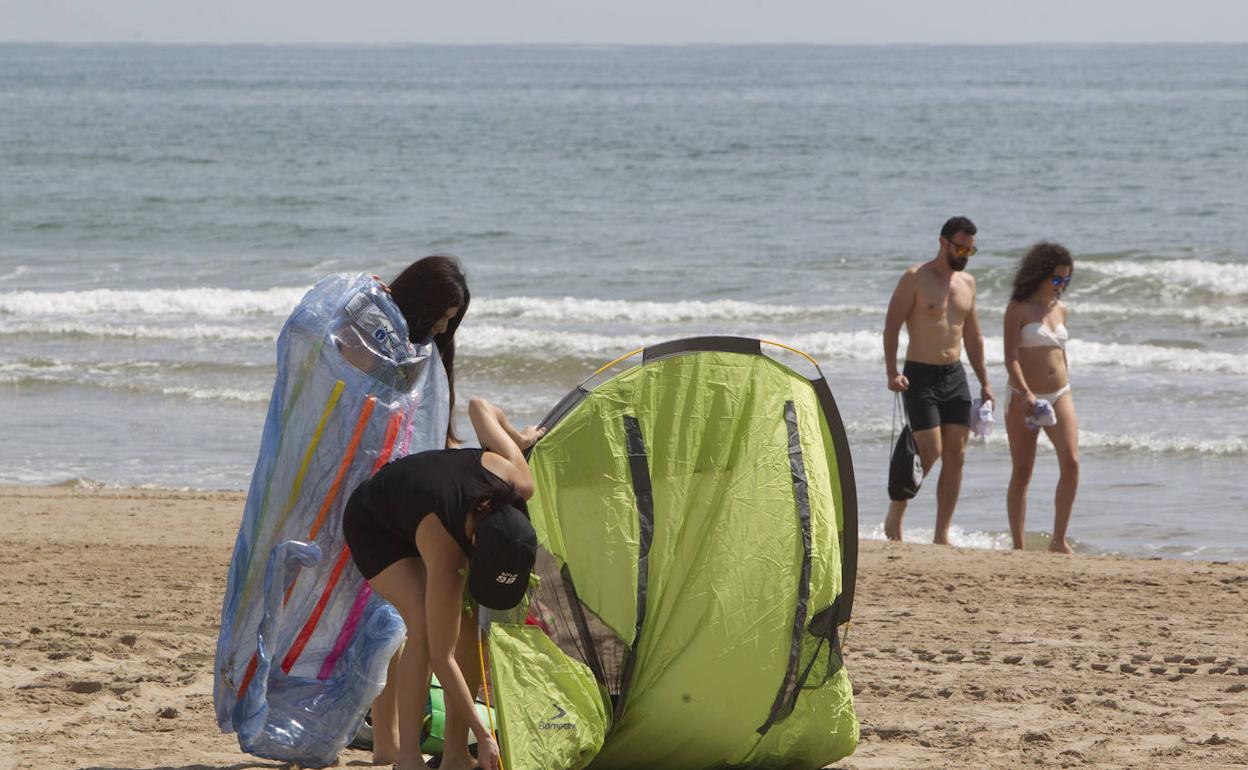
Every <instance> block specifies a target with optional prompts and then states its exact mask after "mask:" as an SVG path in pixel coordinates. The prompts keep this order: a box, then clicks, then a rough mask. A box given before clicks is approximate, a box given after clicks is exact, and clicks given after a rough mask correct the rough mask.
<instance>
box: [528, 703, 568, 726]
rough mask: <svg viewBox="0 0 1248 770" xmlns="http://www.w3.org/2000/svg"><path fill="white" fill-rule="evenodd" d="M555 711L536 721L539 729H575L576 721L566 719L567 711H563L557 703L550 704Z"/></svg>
mask: <svg viewBox="0 0 1248 770" xmlns="http://www.w3.org/2000/svg"><path fill="white" fill-rule="evenodd" d="M550 705H551V706H553V707H554V709H555V711H554V713H553V714H551V715H550V716H548V717H546V718H545V719H543V720H542V721H541V722H539V723H538V725H537V729H539V730H575V729H576V723H575V722H571V721H569V720H567V716H568V712H567V711H564V710H563V708H561V707H560V706H559V704H558V703H552V704H550Z"/></svg>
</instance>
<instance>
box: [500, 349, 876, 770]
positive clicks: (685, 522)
mask: <svg viewBox="0 0 1248 770" xmlns="http://www.w3.org/2000/svg"><path fill="white" fill-rule="evenodd" d="M763 344H764V343H762V342H760V341H759V340H753V339H743V338H736V337H703V338H695V339H688V340H679V341H675V342H671V343H666V344H662V345H657V346H654V347H650V348H647V349H645V350H642V351H635V352H634V354H631V355H632V357H633V358H634V359H635V358H636V357H637V354H640V361H637V362H635V363H634V365H632V366H629V367H628V368H625V369H623V370H622V371H620V366H621V362H623V361H626V360H627V359H628V358H629V357H627V356H626V357H625V358H624V359H619V360H617V361H616V362H612V364H608V366H607V367H604V368H603V369H602V370H599V373H598V375H596V376H593V377H591V378H590V379H589V380H587V381H586V382H585V383H582V385H581V386H580V387H578V388H577V389H575V390H574V391H573V392H572V393H570V394H568V396H567V397H565V398H564V399H563V400H562V401H561V402H560V403H559V405H558V406H556V408H555V409H554V410H553V411H552V412H551V414H550V415H549V416H548V417H547V418H546V420H545V423H544V424H545V427H546V428H547V433H546V434H545V436H544V437H543V438H542V439H541V440H540V441H539V442H538V443H537V444H536V445H535V446H534V448H533V449H532V452H531V455H530V458H529V460H530V464H531V466H532V468H533V474H534V479H535V481H536V486H537V493H536V495H535V496H534V497H533V499H532V500H531V501H530V503H529V511H530V515H531V518H532V520H533V525H534V528H535V529H536V530H537V533H538V540H539V543H540V546H541V547H540V548H539V554H538V564H537V568H536V569H535V574H536V576H537V579H536V585H535V586H533V587H532V588H531V590H530V592H529V596H528V600H527V602H526V603H525V604H523V605H521V607H519V608H517V610H515V611H513V612H510V613H492V614H491V616H490V617H489V619H488V622H489V631H488V638H489V640H490V645H489V651H490V671H491V679H492V681H493V685H494V693H493V694H494V699H495V705H496V707H497V709H498V715H499V728H500V737H501V749H502V753H503V759H504V762H505V763H506V767H507V768H508V770H579V769H580V768H584V767H591V768H595V769H597V768H643V767H644V768H664V769H665V770H702V769H709V768H722V767H751V768H814V767H822V766H823V765H825V764H827V763H829V762H834V761H836V760H838V759H840V758H842V757H844V756H846V755H848V754H850V753H851V752H853V750H854V748H855V746H856V744H857V740H858V720H857V717H856V715H855V713H854V708H853V696H852V690H851V686H850V682H849V679H848V676H847V674H846V671H845V668H844V665H843V662H842V659H841V644H840V639H841V634H840V629H841V628H842V626H843V625H844V624H845V623H847V622H848V620H849V616H850V609H851V605H852V602H853V588H854V575H855V568H856V560H857V499H856V492H855V488H854V480H853V469H852V466H851V462H850V455H849V446H848V443H847V441H846V438H845V431H844V427H843V425H842V422H841V418H840V415H839V414H838V412H837V409H836V404H835V402H834V400H833V398H832V393H831V391H830V390H829V388H828V385H827V383H826V381H825V380H824V379H823V377H822V375H821V374H819V373H818V368H817V366H815V367H813V368H814V371H815V373H816V374H815V375H814V377H813V378H808V377H806V376H803V375H801V374H798V373H797V372H796V371H795V370H794V369H793V368H790V367H789V366H786V365H785V364H783V363H781V362H780V361H779V360H777V359H775V358H772V357H770V356H768V355H765V354H764V352H763ZM779 347H783V346H779ZM768 350H772V348H771V347H770V345H769V347H768ZM790 350H791V349H790ZM793 352H794V353H798V351H793ZM801 355H803V356H804V354H801ZM806 358H807V360H808V361H809V363H810V364H814V361H813V359H809V357H806ZM609 368H610V369H614V370H615V373H614V374H612V375H610V376H609V377H606V378H604V377H602V376H601V373H602V372H604V371H605V370H607V369H609ZM591 383H593V384H591Z"/></svg>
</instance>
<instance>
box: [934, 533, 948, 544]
mask: <svg viewBox="0 0 1248 770" xmlns="http://www.w3.org/2000/svg"><path fill="white" fill-rule="evenodd" d="M932 542H933V543H935V544H936V545H949V536H948V535H937V536H936V537H934V538H932Z"/></svg>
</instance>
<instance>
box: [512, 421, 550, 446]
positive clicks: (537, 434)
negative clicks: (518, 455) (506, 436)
mask: <svg viewBox="0 0 1248 770" xmlns="http://www.w3.org/2000/svg"><path fill="white" fill-rule="evenodd" d="M544 435H546V429H545V428H539V427H537V426H536V425H530V426H529V427H527V428H525V429H524V430H522V431H520V434H519V435H518V436H517V437H516V444H517V445H518V446H519V447H520V448H521V449H528V448H529V447H531V446H533V445H534V444H536V443H537V440H538V439H539V438H541V437H542V436H544Z"/></svg>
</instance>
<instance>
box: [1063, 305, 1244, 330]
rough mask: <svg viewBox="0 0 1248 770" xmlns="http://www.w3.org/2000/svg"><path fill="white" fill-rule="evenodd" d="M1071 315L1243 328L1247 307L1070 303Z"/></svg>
mask: <svg viewBox="0 0 1248 770" xmlns="http://www.w3.org/2000/svg"><path fill="white" fill-rule="evenodd" d="M1070 310H1071V315H1072V316H1075V317H1079V316H1084V315H1097V316H1105V317H1108V318H1110V319H1115V320H1127V319H1135V318H1141V317H1142V318H1158V319H1176V320H1181V321H1187V322H1190V323H1195V324H1198V325H1200V326H1209V327H1223V328H1225V327H1234V328H1239V327H1244V326H1248V307H1230V306H1227V307H1207V306H1196V307H1174V306H1161V307H1142V306H1137V305H1115V304H1112V303H1108V302H1083V301H1079V302H1076V303H1072V304H1071V306H1070Z"/></svg>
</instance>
